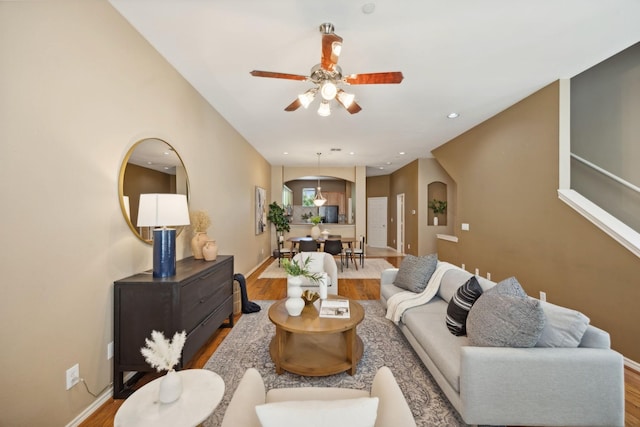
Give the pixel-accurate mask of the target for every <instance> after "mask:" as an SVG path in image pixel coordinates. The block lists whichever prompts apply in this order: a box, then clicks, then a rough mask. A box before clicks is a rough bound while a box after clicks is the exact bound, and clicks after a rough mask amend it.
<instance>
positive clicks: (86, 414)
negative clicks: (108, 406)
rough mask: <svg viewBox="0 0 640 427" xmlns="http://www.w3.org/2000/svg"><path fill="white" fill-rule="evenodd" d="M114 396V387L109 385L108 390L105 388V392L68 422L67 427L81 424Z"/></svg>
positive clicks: (75, 426)
mask: <svg viewBox="0 0 640 427" xmlns="http://www.w3.org/2000/svg"><path fill="white" fill-rule="evenodd" d="M112 397H113V387H109V388H108V389H107V390H105V392H104V393H102V394H101V395H100V396H98V397H97V398H96V400H94V401H93V403H92V404H91V405H89V406H87V407H86V408H85V410H84V411H82V412H81V413H80V414H79V415H78V416H77V417H75V418H74V419H73V420H71V422H70V423H69V424H67V426H66V427H77V426H79V425H80V424H81V423H82V422H83V421H84V420H86V419H87V418H89V417H90V416H91V415H92V414H93V413H94V412H96V411H97V410H98V409H100V407H101V406H102V405H104V404H105V403H107V401H109V399H111V398H112Z"/></svg>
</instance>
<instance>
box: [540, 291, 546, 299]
mask: <svg viewBox="0 0 640 427" xmlns="http://www.w3.org/2000/svg"><path fill="white" fill-rule="evenodd" d="M546 300H547V293H546V292H542V291H540V301H546Z"/></svg>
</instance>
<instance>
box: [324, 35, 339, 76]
mask: <svg viewBox="0 0 640 427" xmlns="http://www.w3.org/2000/svg"><path fill="white" fill-rule="evenodd" d="M341 49H342V37H340V36H339V35H337V34H334V33H329V34H323V35H322V58H321V60H320V66H321V67H322V68H323V69H324V70H327V71H333V70H334V69H335V66H336V65H337V64H338V58H339V57H340V50H341Z"/></svg>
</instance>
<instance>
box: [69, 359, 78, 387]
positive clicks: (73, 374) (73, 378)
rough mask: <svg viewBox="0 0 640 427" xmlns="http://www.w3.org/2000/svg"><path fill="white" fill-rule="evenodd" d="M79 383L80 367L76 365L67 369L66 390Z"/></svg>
mask: <svg viewBox="0 0 640 427" xmlns="http://www.w3.org/2000/svg"><path fill="white" fill-rule="evenodd" d="M79 382H80V365H78V364H77V363H76V364H75V365H73V366H72V367H70V368H69V369H67V390H69V389H70V388H71V387H73V386H74V385H76V384H78V383H79Z"/></svg>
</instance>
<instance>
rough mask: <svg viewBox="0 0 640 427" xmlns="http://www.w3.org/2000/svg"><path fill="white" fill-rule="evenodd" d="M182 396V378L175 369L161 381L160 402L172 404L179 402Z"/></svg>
mask: <svg viewBox="0 0 640 427" xmlns="http://www.w3.org/2000/svg"><path fill="white" fill-rule="evenodd" d="M181 394H182V378H180V375H178V373H177V372H176V371H174V370H173V369H171V370H170V371H169V372H167V374H166V375H165V376H164V377H162V379H161V380H160V390H159V392H158V400H159V401H160V402H162V403H171V402H175V401H176V400H178V398H179V397H180V395H181Z"/></svg>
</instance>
